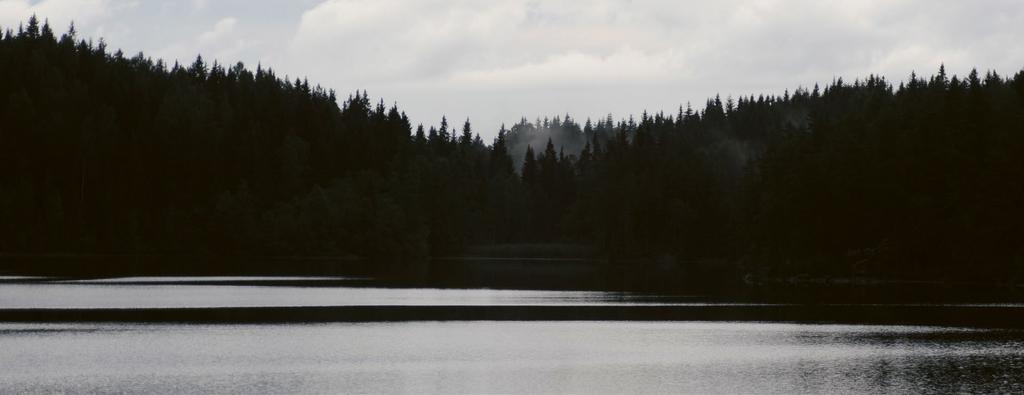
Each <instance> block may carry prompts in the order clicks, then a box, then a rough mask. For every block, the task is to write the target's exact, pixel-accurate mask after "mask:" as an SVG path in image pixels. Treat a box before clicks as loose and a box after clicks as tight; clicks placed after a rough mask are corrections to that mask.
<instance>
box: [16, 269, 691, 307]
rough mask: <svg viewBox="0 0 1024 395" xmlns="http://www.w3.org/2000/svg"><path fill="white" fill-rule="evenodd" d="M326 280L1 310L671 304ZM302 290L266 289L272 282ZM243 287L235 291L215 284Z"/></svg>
mask: <svg viewBox="0 0 1024 395" xmlns="http://www.w3.org/2000/svg"><path fill="white" fill-rule="evenodd" d="M328 279H333V280H339V281H341V282H342V283H344V278H323V277H125V278H112V279H99V280H77V281H40V282H23V283H7V284H0V309H21V308H75V309H79V308H168V307H287V306H425V305H430V306H453V305H461V306H467V305H471V306H481V305H485V306H492V305H494V306H496V305H550V306H565V305H622V304H665V303H674V302H676V301H678V300H679V298H659V297H653V296H642V295H631V294H627V293H621V292H591V291H535V290H498V289H437V288H379V287H345V286H302V282H303V280H307V281H308V282H309V283H310V284H317V283H318V282H321V281H325V280H328ZM275 281H276V282H282V281H285V282H288V283H289V284H295V285H288V286H282V285H261V283H266V282H275ZM211 282H237V284H234V285H224V284H208V283H211Z"/></svg>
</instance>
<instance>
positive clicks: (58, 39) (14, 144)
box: [0, 18, 1024, 279]
mask: <svg viewBox="0 0 1024 395" xmlns="http://www.w3.org/2000/svg"><path fill="white" fill-rule="evenodd" d="M2 36H3V37H2V39H0V114H2V115H0V117H2V118H0V164H2V166H0V252H5V253H146V254H209V255H225V256H228V255H230V256H285V255H287V256H313V255H317V256H323V255H333V256H342V255H351V256H359V257H366V258H370V259H372V260H375V261H381V262H412V261H417V260H422V259H426V258H429V257H438V256H448V255H456V254H459V253H461V252H462V251H465V249H466V248H468V247H470V246H479V245H493V244H542V243H559V244H567V245H585V246H590V247H592V249H593V251H595V254H596V255H597V256H598V257H599V258H600V259H601V260H603V261H607V262H610V263H613V264H615V263H618V264H630V262H634V263H635V262H646V261H659V262H662V261H668V262H675V264H679V265H686V264H687V263H688V262H702V261H709V260H714V261H721V262H726V264H727V265H728V266H729V267H732V268H738V269H739V270H740V272H742V273H756V274H761V275H771V274H779V273H788V274H795V273H808V274H811V275H847V274H860V275H877V276H894V277H901V278H940V279H941V278H976V279H1011V278H1019V277H1020V276H1024V241H1022V236H1024V208H1022V205H1024V72H1018V73H1017V74H1016V75H1013V76H1004V75H1000V74H997V73H996V72H993V71H989V72H984V73H979V72H976V71H972V72H971V73H970V74H969V75H966V76H954V75H947V74H946V72H945V70H944V68H939V70H938V72H937V74H935V75H931V76H927V77H925V76H918V75H914V74H911V75H910V76H909V77H908V79H907V80H906V81H903V82H900V83H893V82H890V81H887V80H885V79H884V78H882V77H878V76H867V77H866V78H861V79H857V80H853V81H850V80H844V79H839V78H837V79H835V80H834V81H832V82H830V83H828V84H827V85H823V86H818V85H814V86H813V88H798V89H796V90H794V91H792V92H786V93H784V94H782V95H756V96H735V97H715V98H713V99H710V100H708V101H707V102H706V103H701V104H700V105H697V106H692V107H691V106H690V105H684V106H683V107H682V108H680V109H679V110H678V111H673V113H662V112H659V113H653V114H650V113H644V114H642V115H639V116H638V117H629V118H624V119H621V118H620V119H616V118H613V117H612V116H608V117H606V118H602V119H597V120H589V119H588V120H578V119H575V118H572V117H570V116H569V115H559V116H554V117H548V118H542V119H536V120H527V119H522V120H520V121H518V122H517V123H515V124H510V125H508V126H507V127H502V128H501V130H500V131H498V134H497V137H496V138H495V139H493V141H483V140H482V139H481V138H480V136H479V135H478V134H477V133H478V132H479V131H478V130H476V129H474V128H473V126H472V125H471V124H470V122H469V121H468V120H446V119H442V120H439V123H438V124H436V125H418V124H414V122H413V121H411V120H410V119H409V118H408V117H407V116H406V115H405V114H404V113H403V112H402V111H401V110H400V109H399V108H397V106H395V105H389V104H387V103H386V102H384V101H383V100H380V101H377V100H374V99H371V98H370V96H369V95H368V94H367V93H366V92H356V93H353V94H351V95H347V97H345V96H343V97H337V96H336V94H335V92H334V91H333V90H329V89H326V88H323V87H320V86H316V85H311V83H310V82H308V81H306V80H304V79H290V78H286V77H282V76H279V75H277V74H275V72H274V71H272V70H270V69H268V68H263V67H260V66H257V67H255V69H253V68H251V67H246V66H245V65H242V64H241V63H239V64H235V65H223V64H218V63H216V62H213V63H209V62H206V61H204V60H203V59H202V58H201V57H199V58H196V59H195V61H194V62H192V63H191V64H177V63H175V64H165V63H164V62H162V61H160V60H152V59H150V58H147V57H145V56H144V55H142V54H138V55H134V56H130V55H126V54H123V53H122V52H121V51H111V50H109V49H108V48H107V47H106V46H105V44H104V43H103V41H98V42H94V41H90V40H85V39H82V38H80V37H76V35H75V32H74V29H73V27H72V28H71V29H70V30H69V31H67V32H66V33H63V34H61V35H59V36H58V35H56V34H55V33H54V31H53V30H52V29H51V27H50V26H48V25H47V24H45V23H42V24H41V23H40V22H39V21H37V20H36V19H35V18H33V19H32V20H30V21H28V23H27V24H25V26H24V27H21V28H18V29H17V30H7V31H6V32H5V33H4V34H2ZM398 99H400V98H398ZM486 134H488V135H490V134H491V133H486Z"/></svg>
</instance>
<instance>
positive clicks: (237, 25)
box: [0, 0, 1024, 137]
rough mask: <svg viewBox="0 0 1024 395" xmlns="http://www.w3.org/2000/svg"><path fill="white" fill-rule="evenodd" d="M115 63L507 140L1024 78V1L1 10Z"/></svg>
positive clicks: (188, 3) (73, 5)
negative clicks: (224, 73) (528, 129)
mask: <svg viewBox="0 0 1024 395" xmlns="http://www.w3.org/2000/svg"><path fill="white" fill-rule="evenodd" d="M33 13H35V14H38V15H39V16H40V18H48V19H49V20H50V22H51V24H52V25H53V26H54V30H56V31H57V32H63V31H65V30H66V27H67V25H68V23H69V22H70V21H72V20H74V21H75V24H76V27H77V29H78V31H79V34H80V35H81V36H82V37H93V38H98V37H104V38H105V40H106V42H107V43H108V46H109V47H110V48H121V49H123V50H124V51H125V52H126V53H128V54H135V53H137V52H139V51H142V52H144V53H145V54H147V55H149V56H153V57H159V58H164V59H167V60H173V59H178V60H181V61H182V62H183V63H184V62H190V61H191V60H192V59H194V58H195V56H196V54H199V53H201V54H203V56H204V58H207V59H218V60H220V61H221V62H224V63H234V62H236V61H243V62H245V63H246V64H247V65H249V66H251V67H255V65H256V63H257V62H262V64H263V65H264V66H265V67H266V66H269V67H272V68H273V69H274V70H275V71H277V72H278V74H279V75H282V76H283V75H285V74H287V75H289V76H291V77H293V78H294V77H295V76H303V77H308V78H309V79H310V82H315V83H319V84H321V85H323V86H325V87H327V88H333V89H335V90H336V91H338V93H339V96H342V97H344V96H347V93H349V92H352V91H354V90H356V89H360V90H361V89H367V90H368V91H369V93H370V96H371V97H373V98H383V99H384V100H385V101H386V102H387V103H388V104H390V103H392V102H397V103H398V105H399V107H400V108H401V109H403V110H404V111H406V112H407V113H408V114H409V116H410V117H411V118H412V120H413V123H414V124H415V123H424V124H437V123H438V120H439V119H440V117H441V115H442V114H447V115H448V117H449V119H453V120H455V122H459V123H460V124H461V120H463V119H465V118H466V117H469V118H470V119H471V121H472V122H473V124H474V129H475V130H476V131H477V132H479V133H480V134H481V135H483V136H484V137H492V136H493V135H494V134H495V133H496V129H497V128H498V126H499V125H500V124H501V123H502V122H504V123H507V124H509V125H511V124H512V123H514V122H515V121H516V120H518V119H519V118H520V117H522V116H526V117H528V118H529V119H534V118H536V117H537V116H544V115H559V114H566V113H569V114H572V115H573V117H574V118H577V119H579V120H583V119H585V118H587V117H592V118H598V117H604V116H605V115H606V114H609V113H611V114H614V115H615V117H616V118H622V117H626V116H628V115H629V114H639V113H640V112H642V111H644V110H647V111H650V112H656V111H659V110H665V111H667V112H674V111H675V109H676V108H677V107H678V106H679V105H681V104H685V103H686V102H687V101H691V102H693V103H694V105H695V106H696V105H698V104H702V103H703V102H704V100H705V99H706V98H707V97H709V96H714V95H715V94H716V93H721V94H722V96H723V98H724V97H726V96H728V95H733V96H736V95H749V94H760V93H776V94H781V93H782V92H783V90H785V89H790V90H792V89H793V88H795V87H797V86H812V85H813V84H814V83H815V82H821V83H827V82H829V81H831V80H832V79H833V78H834V77H843V78H844V79H847V80H851V81H852V80H853V79H854V78H857V77H863V76H866V75H868V74H870V73H875V74H881V75H884V76H886V77H888V78H890V79H892V80H902V79H905V78H906V77H907V76H908V75H909V73H910V71H912V70H916V71H917V72H918V73H920V74H931V73H933V72H934V71H935V70H937V68H938V65H939V64H940V63H943V62H944V63H945V64H946V66H947V69H949V70H950V72H952V73H958V74H966V72H967V71H969V70H970V69H971V68H972V67H977V68H978V69H979V70H982V71H985V70H989V69H994V70H997V71H999V72H1000V73H1002V74H1011V73H1015V72H1017V71H1019V70H1020V69H1021V68H1022V67H1024V45H1022V44H1021V40H1022V39H1024V1H1018V0H993V1H937V0H921V1H910V0H908V1H892V0H886V1H868V0H856V1H853V0H851V1H835V2H831V1H821V0H808V1H771V0H750V1H739V0H738V1H692V2H687V1H612V0H603V1H509V0H492V1H432V0H409V1H397V0H295V1H284V0H281V1H270V0H263V1H260V0H180V1H171V0H139V1H129V0H121V1H117V0H41V1H39V0H36V1H29V0H0V26H3V27H4V28H6V27H14V28H16V27H17V24H18V22H19V21H23V20H25V19H27V18H28V16H29V15H31V14H33Z"/></svg>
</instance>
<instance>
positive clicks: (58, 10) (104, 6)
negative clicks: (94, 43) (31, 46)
mask: <svg viewBox="0 0 1024 395" xmlns="http://www.w3.org/2000/svg"><path fill="white" fill-rule="evenodd" d="M135 5H136V3H135V2H134V1H117V2H113V1H110V0H43V1H35V2H32V1H28V0H0V25H2V26H4V28H5V29H6V28H8V27H12V28H16V27H17V25H18V24H19V23H22V22H25V21H26V20H28V18H29V17H30V16H32V15H33V14H35V15H38V17H39V18H40V19H49V21H50V25H51V27H52V28H53V30H54V31H55V32H57V33H58V34H59V33H61V32H64V31H65V30H66V29H67V27H68V26H69V25H70V24H71V22H72V21H74V22H75V24H76V26H79V27H81V26H94V27H95V28H96V29H97V30H98V29H99V28H100V27H101V26H102V25H101V23H102V22H105V21H106V19H107V18H108V17H109V16H110V15H112V14H113V13H114V12H116V11H117V10H119V9H123V8H130V7H134V6H135ZM97 30H93V31H87V32H85V33H86V34H92V33H95V32H96V31H97Z"/></svg>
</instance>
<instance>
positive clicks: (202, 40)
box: [197, 17, 238, 47]
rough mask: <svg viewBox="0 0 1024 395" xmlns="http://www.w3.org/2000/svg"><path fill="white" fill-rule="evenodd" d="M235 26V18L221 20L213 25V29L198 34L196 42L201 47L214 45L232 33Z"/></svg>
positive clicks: (236, 21) (236, 22)
mask: <svg viewBox="0 0 1024 395" xmlns="http://www.w3.org/2000/svg"><path fill="white" fill-rule="evenodd" d="M236 24H238V20H237V19H235V18H231V17H228V18H224V19H221V20H219V21H217V23H215V24H214V25H213V29H211V30H209V31H205V32H203V33H202V34H200V35H199V38H198V39H197V41H198V43H199V45H200V46H201V47H205V46H209V45H215V44H217V43H218V42H219V41H220V40H223V39H225V38H226V37H227V36H229V35H230V34H231V33H232V32H234V30H235V25H236Z"/></svg>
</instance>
